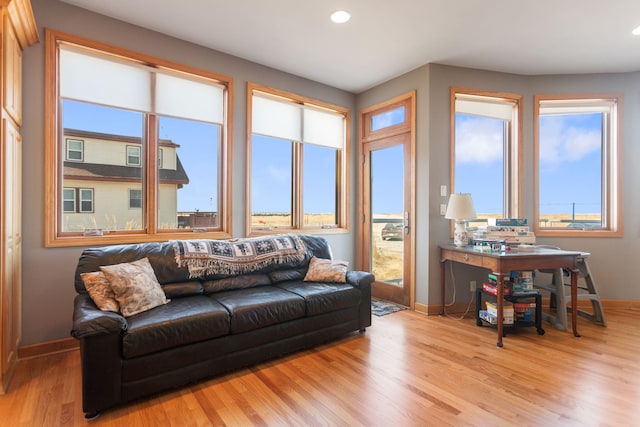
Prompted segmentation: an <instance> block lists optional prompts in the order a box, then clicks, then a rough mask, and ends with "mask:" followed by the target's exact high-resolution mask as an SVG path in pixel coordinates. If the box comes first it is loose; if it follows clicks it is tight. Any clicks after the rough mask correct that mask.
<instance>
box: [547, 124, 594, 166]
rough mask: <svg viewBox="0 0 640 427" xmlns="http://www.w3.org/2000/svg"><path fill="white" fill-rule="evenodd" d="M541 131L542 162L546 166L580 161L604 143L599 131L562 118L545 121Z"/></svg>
mask: <svg viewBox="0 0 640 427" xmlns="http://www.w3.org/2000/svg"><path fill="white" fill-rule="evenodd" d="M540 132H541V133H540V162H541V163H542V164H544V165H546V166H558V165H559V164H561V163H564V162H577V161H580V160H582V159H583V158H584V157H585V156H587V155H588V154H590V153H592V152H594V151H597V150H599V149H600V147H601V144H602V135H601V134H600V132H599V131H597V130H593V129H581V128H579V127H576V126H570V125H568V124H567V123H565V121H564V120H561V119H557V120H549V121H545V123H544V126H541V129H540Z"/></svg>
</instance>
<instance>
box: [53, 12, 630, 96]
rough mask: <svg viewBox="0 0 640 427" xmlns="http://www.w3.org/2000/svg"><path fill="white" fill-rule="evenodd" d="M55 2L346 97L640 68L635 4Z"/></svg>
mask: <svg viewBox="0 0 640 427" xmlns="http://www.w3.org/2000/svg"><path fill="white" fill-rule="evenodd" d="M62 1H64V2H65V3H69V4H73V5H76V6H79V7H82V8H85V9H89V10H91V11H94V12H97V13H100V14H103V15H107V16H110V17H113V18H116V19H119V20H122V21H126V22H129V23H131V24H135V25H138V26H141V27H145V28H148V29H151V30H155V31H159V32H161V33H165V34H168V35H171V36H174V37H177V38H180V39H183V40H187V41H190V42H192V43H196V44H199V45H202V46H206V47H209V48H211V49H215V50H218V51H221V52H225V53H228V54H231V55H234V56H238V57H240V58H244V59H247V60H250V61H253V62H256V63H259V64H263V65H266V66H269V67H272V68H276V69H278V70H282V71H285V72H288V73H292V74H295V75H298V76H302V77H306V78H308V79H311V80H315V81H318V82H321V83H324V84H327V85H330V86H334V87H337V88H340V89H343V90H346V91H349V92H353V93H359V92H362V91H364V90H366V89H369V88H371V87H373V86H376V85H378V84H380V83H382V82H384V81H387V80H389V79H392V78H394V77H397V76H399V75H402V74H404V73H406V72H408V71H410V70H413V69H415V68H417V67H420V66H421V65H424V64H427V63H439V64H448V65H456V66H461V67H468V68H478V69H485V70H493V71H503V72H508V73H516V74H529V75H539V74H575V73H606V72H625V71H640V36H633V35H632V34H631V31H632V30H633V29H634V28H636V27H638V26H640V1H638V0H613V1H603V0H562V1H557V0H536V1H514V0H483V1H480V0H455V1H454V0H393V1H391V0H183V1H181V2H176V1H175V0H135V1H131V0H109V1H104V0H62ZM176 5H179V6H176ZM337 9H347V10H349V11H350V12H351V14H352V19H351V21H349V22H348V23H346V24H341V25H338V24H334V23H332V22H331V21H330V20H329V15H330V13H331V12H333V11H335V10H337Z"/></svg>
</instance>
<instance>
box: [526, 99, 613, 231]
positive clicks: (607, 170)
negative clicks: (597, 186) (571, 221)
mask: <svg viewBox="0 0 640 427" xmlns="http://www.w3.org/2000/svg"><path fill="white" fill-rule="evenodd" d="M544 101H558V102H562V101H566V102H567V103H570V102H572V101H586V102H589V101H593V102H594V103H597V102H612V103H613V105H614V107H613V108H612V111H610V120H609V121H610V124H609V126H608V129H607V130H606V135H603V139H604V143H603V147H602V151H603V153H602V156H603V158H602V165H603V169H602V174H603V176H602V181H603V182H602V208H601V211H602V227H601V228H585V229H583V228H564V227H562V228H559V227H555V228H551V227H544V228H542V227H540V120H539V118H540V107H541V102H544ZM623 102H624V95H623V94H621V93H604V94H564V95H563V94H553V95H546V94H542V95H535V96H534V198H535V202H534V232H535V234H536V236H545V237H547V236H554V237H623V236H624V217H623V206H624V205H623V195H624V192H623V176H624V175H623V165H624V161H623V155H622V147H623V137H622V135H623V131H622V129H623ZM576 112H579V108H576Z"/></svg>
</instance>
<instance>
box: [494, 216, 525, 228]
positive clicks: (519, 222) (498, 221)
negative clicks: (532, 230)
mask: <svg viewBox="0 0 640 427" xmlns="http://www.w3.org/2000/svg"><path fill="white" fill-rule="evenodd" d="M487 224H488V225H499V226H506V225H510V226H520V227H523V226H526V225H529V224H528V221H527V218H488V219H487Z"/></svg>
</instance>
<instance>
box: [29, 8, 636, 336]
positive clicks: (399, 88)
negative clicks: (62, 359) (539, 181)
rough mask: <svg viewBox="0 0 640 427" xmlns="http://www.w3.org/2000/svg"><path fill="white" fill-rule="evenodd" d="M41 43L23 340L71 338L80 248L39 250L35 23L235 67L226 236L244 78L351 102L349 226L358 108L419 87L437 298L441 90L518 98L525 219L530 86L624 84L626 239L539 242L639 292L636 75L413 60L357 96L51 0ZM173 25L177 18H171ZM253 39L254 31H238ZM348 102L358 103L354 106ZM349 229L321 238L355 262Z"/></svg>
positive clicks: (423, 235) (238, 160) (426, 214)
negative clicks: (579, 253)
mask: <svg viewBox="0 0 640 427" xmlns="http://www.w3.org/2000/svg"><path fill="white" fill-rule="evenodd" d="M32 6H33V9H34V13H35V17H36V22H37V24H38V25H39V31H40V36H41V39H42V41H41V42H40V43H39V44H38V45H36V46H34V47H32V48H29V49H28V50H26V51H25V53H24V68H23V72H24V76H23V79H24V126H23V139H24V153H23V159H24V167H23V180H24V196H23V224H24V241H23V247H24V251H23V258H24V264H23V340H22V345H29V344H33V343H40V342H45V341H50V340H55V339H59V338H64V337H68V336H69V329H70V327H71V314H72V300H73V297H74V295H75V292H74V290H73V272H74V268H75V264H76V262H77V259H78V257H79V255H80V253H81V251H82V249H83V248H50V249H45V248H44V247H43V236H44V218H43V214H42V212H43V211H44V190H43V188H44V104H43V100H44V84H43V82H44V27H49V28H52V29H56V30H61V31H65V32H69V33H72V34H75V35H79V36H82V37H87V38H90V39H94V40H98V41H102V42H106V43H110V44H113V45H117V46H120V47H124V48H127V49H132V50H136V51H140V52H143V53H146V54H150V55H154V56H157V57H160V58H164V59H168V60H171V61H175V62H180V63H184V64H187V65H190V66H194V67H198V68H202V69H206V70H211V71H214V72H217V73H222V74H226V75H229V76H232V77H233V78H234V79H235V82H234V84H235V92H234V94H235V96H234V102H235V105H234V106H235V108H234V123H233V126H234V129H233V144H234V145H233V216H234V217H233V224H234V229H233V233H234V235H236V236H242V235H243V233H244V225H245V224H244V208H245V206H244V185H245V160H244V159H245V148H244V141H245V117H246V114H245V108H246V105H245V104H246V103H245V98H246V82H247V81H252V82H256V83H260V84H264V85H267V86H271V87H275V88H278V89H283V90H287V91H290V92H294V93H298V94H301V95H304V96H308V97H312V98H317V99H320V100H323V101H327V102H330V103H334V104H338V105H342V106H345V107H348V108H351V109H352V115H353V120H352V153H353V154H354V157H353V162H352V165H351V168H352V169H351V187H350V188H351V192H350V194H351V208H352V209H351V214H352V216H351V224H355V212H356V210H357V209H356V206H357V203H358V197H357V192H356V180H355V172H356V169H357V168H356V163H355V153H356V141H357V139H356V138H355V136H356V135H355V133H356V123H357V111H358V110H360V109H363V108H366V107H368V106H371V105H373V104H375V103H378V102H382V101H384V100H387V99H389V98H391V97H394V96H397V95H400V94H402V93H406V92H408V91H410V90H416V91H417V111H416V113H417V136H416V194H417V200H416V214H417V222H416V237H417V248H416V254H415V255H416V260H417V263H416V264H417V271H416V272H417V279H416V282H417V283H416V300H417V302H418V303H421V304H429V305H431V304H438V302H439V298H440V290H439V280H440V276H439V263H438V245H439V244H440V243H442V242H447V241H449V234H448V233H449V221H448V220H445V219H443V218H442V217H441V216H440V215H439V205H440V204H441V203H445V202H446V199H444V198H442V197H440V192H439V187H440V185H441V184H446V185H447V186H449V87H450V86H461V87H468V88H476V89H482V90H493V91H508V92H515V93H520V94H522V95H524V114H525V120H524V156H525V157H524V158H525V161H524V165H525V170H524V174H525V186H524V209H525V216H527V217H529V218H532V217H533V166H532V165H533V95H534V94H538V93H598V92H622V93H624V96H625V99H624V102H625V104H624V158H625V164H624V182H625V190H624V208H625V221H624V227H625V237H623V238H554V239H552V238H545V239H542V238H540V239H539V242H540V243H543V244H553V245H558V246H561V247H563V248H566V249H575V250H584V251H588V252H591V253H592V256H591V258H590V265H591V268H592V271H593V273H594V276H595V278H596V280H597V281H598V284H599V286H600V292H601V294H602V296H603V297H604V298H606V299H626V300H638V299H640V286H638V285H636V282H637V280H634V278H635V277H637V275H636V274H635V271H632V266H633V262H634V261H635V262H638V253H640V225H639V224H638V221H637V218H638V216H639V215H638V212H640V194H639V193H638V191H637V190H636V189H635V188H634V185H635V184H636V183H638V182H640V168H638V167H637V166H636V165H635V163H634V162H635V161H636V160H637V159H640V144H638V140H639V138H640V120H634V118H637V117H640V93H639V92H640V73H628V74H604V75H572V76H519V75H510V74H503V73H494V72H487V71H480V70H471V69H462V68H456V67H448V66H443V65H437V64H430V65H425V66H423V67H420V68H418V69H416V70H414V71H412V72H409V73H407V74H405V75H403V76H400V77H398V78H395V79H393V80H391V81H389V82H386V83H384V84H381V85H379V86H378V87H376V88H373V89H371V90H368V91H366V92H364V93H362V94H359V95H358V96H357V97H356V96H354V95H353V94H350V93H347V92H344V91H341V90H338V89H335V88H331V87H328V86H325V85H321V84H318V83H315V82H312V81H309V80H306V79H303V78H300V77H296V76H293V75H290V74H286V73H283V72H280V71H277V70H273V69H270V68H267V67H263V66H260V65H257V64H254V63H251V62H248V61H244V60H241V59H238V58H235V57H232V56H229V55H225V54H222V53H220V52H216V51H212V50H209V49H205V48H203V47H200V46H197V45H193V44H189V43H186V42H182V41H180V40H177V39H174V38H171V37H168V36H165V35H162V34H158V33H155V32H152V31H148V30H144V29H141V28H138V27H135V26H131V25H129V24H125V23H123V22H120V21H117V20H112V19H109V18H105V17H103V16H99V15H96V14H93V13H91V12H87V11H85V10H82V9H79V8H75V7H73V6H70V5H67V4H64V3H60V2H58V1H53V0H32ZM178 24H179V23H178ZM247 43H251V40H247ZM356 101H357V104H356ZM354 231H355V226H353V227H352V230H351V233H349V234H341V235H331V236H328V239H329V241H330V243H331V245H332V247H333V249H334V255H335V256H336V258H341V259H346V260H349V261H352V262H353V261H354V260H355V257H354V247H355V245H354V243H355V241H354V239H355V232H354ZM455 274H456V279H457V284H458V286H457V287H458V291H459V292H458V300H459V301H465V300H469V299H470V296H471V294H470V292H469V291H468V287H467V285H466V283H467V282H468V280H469V279H470V278H474V279H476V280H480V279H481V278H482V275H478V273H477V271H473V270H471V269H465V268H456V270H455Z"/></svg>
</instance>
